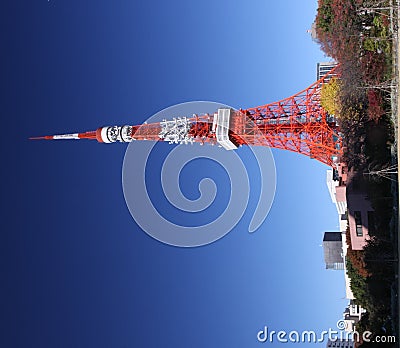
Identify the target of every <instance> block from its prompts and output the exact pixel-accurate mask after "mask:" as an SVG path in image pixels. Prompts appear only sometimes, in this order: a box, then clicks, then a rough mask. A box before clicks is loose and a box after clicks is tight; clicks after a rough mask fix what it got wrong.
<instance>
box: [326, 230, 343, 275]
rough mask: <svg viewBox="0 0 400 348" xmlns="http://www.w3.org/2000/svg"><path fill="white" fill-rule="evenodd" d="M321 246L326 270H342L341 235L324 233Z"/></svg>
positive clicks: (338, 233) (339, 233)
mask: <svg viewBox="0 0 400 348" xmlns="http://www.w3.org/2000/svg"><path fill="white" fill-rule="evenodd" d="M322 244H323V247H324V260H325V265H326V269H335V270H344V259H343V252H342V250H343V249H342V233H341V232H325V234H324V240H323V242H322Z"/></svg>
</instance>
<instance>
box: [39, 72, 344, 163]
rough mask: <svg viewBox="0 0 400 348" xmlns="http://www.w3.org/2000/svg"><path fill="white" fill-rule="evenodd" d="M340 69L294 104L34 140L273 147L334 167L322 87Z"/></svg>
mask: <svg viewBox="0 0 400 348" xmlns="http://www.w3.org/2000/svg"><path fill="white" fill-rule="evenodd" d="M336 69H337V67H334V68H333V69H332V70H331V71H330V72H328V73H327V74H326V75H325V76H323V77H322V78H321V79H319V80H318V81H316V82H315V83H313V84H312V85H311V86H309V87H308V88H306V89H304V90H303V91H301V92H299V93H297V94H295V95H293V96H291V97H289V98H286V99H282V100H280V101H277V102H274V103H270V104H266V105H262V106H258V107H254V108H249V109H240V110H233V109H228V108H222V109H218V110H217V111H216V112H215V113H214V114H204V115H193V116H192V117H177V118H174V119H173V120H164V121H162V122H157V123H149V124H142V125H137V126H112V127H101V128H98V129H97V130H96V131H92V132H85V133H74V134H62V135H50V136H44V137H36V138H31V139H49V140H51V139H96V140H97V141H99V142H102V143H113V142H116V141H120V142H131V141H133V140H152V141H168V142H169V143H172V144H178V143H180V144H189V143H194V142H198V143H211V144H219V145H220V146H222V147H223V148H225V149H226V150H234V149H236V148H237V147H239V146H241V145H257V146H268V147H271V148H277V149H284V150H290V151H294V152H298V153H300V154H303V155H306V156H309V157H311V158H314V159H316V160H318V161H320V162H322V163H324V164H327V165H329V166H332V167H333V166H334V165H335V162H336V160H337V159H338V158H339V157H340V155H341V153H342V138H341V134H340V131H339V128H338V125H337V123H336V120H335V117H334V116H332V115H329V114H328V112H327V111H326V110H324V109H323V108H322V106H321V102H320V99H321V88H322V85H323V84H324V83H327V82H328V81H329V79H330V78H331V76H332V75H335V74H336ZM177 116H178V115H177Z"/></svg>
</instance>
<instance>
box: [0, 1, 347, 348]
mask: <svg viewBox="0 0 400 348" xmlns="http://www.w3.org/2000/svg"><path fill="white" fill-rule="evenodd" d="M0 6H1V10H0V13H1V17H2V18H1V21H0V26H1V31H0V32H1V37H2V42H3V46H2V52H3V54H2V57H1V61H2V64H1V70H2V71H1V76H2V79H1V81H2V82H1V99H2V103H1V105H2V129H3V132H2V133H3V134H2V138H1V145H2V155H3V167H2V172H3V183H2V197H1V202H2V228H1V235H2V240H3V242H2V243H1V248H2V251H1V258H2V259H1V262H0V264H1V268H2V275H3V281H2V284H3V285H2V296H1V302H2V304H1V308H2V317H3V318H2V319H3V325H2V327H1V330H2V334H1V335H0V346H2V347H31V348H34V347H40V348H46V347H68V348H69V347H96V348H101V347H121V348H122V347H124V348H128V347H129V348H130V347H188V346H191V347H256V346H259V345H260V343H258V342H257V340H256V334H257V332H258V331H259V330H261V329H262V328H263V327H264V325H267V326H268V327H270V328H271V329H275V330H280V329H286V330H288V331H289V330H316V331H319V330H324V329H328V328H329V327H332V328H335V324H336V321H337V320H338V319H340V318H341V315H342V311H343V309H344V306H345V305H346V301H345V300H344V299H343V298H344V295H345V291H344V280H343V273H342V272H334V271H327V270H325V269H324V263H323V252H322V248H321V247H320V245H321V243H322V233H323V232H324V231H329V230H333V231H334V230H337V217H336V211H335V208H334V205H333V204H332V203H331V202H330V198H329V194H328V191H327V188H326V184H325V175H326V174H325V173H326V169H327V167H325V166H324V165H322V164H320V163H318V162H316V161H315V160H310V159H309V158H306V157H303V156H301V155H297V154H294V153H289V152H285V151H275V150H274V151H273V153H274V157H275V162H276V169H277V176H278V181H277V192H276V198H275V202H274V205H273V207H272V209H271V212H270V214H269V216H268V218H267V219H266V221H265V223H264V224H263V225H262V227H261V228H260V230H259V231H257V232H256V233H254V234H249V233H247V230H246V228H247V226H248V223H249V219H250V215H245V216H244V217H243V220H242V221H241V222H240V223H239V224H238V226H237V227H236V228H235V229H234V230H233V231H232V232H231V233H229V234H228V235H227V236H225V237H224V238H222V239H221V240H219V241H218V242H216V243H214V244H211V245H209V246H206V247H200V248H193V249H183V248H176V247H170V246H167V245H164V244H162V243H159V242H157V241H155V240H154V239H152V238H150V237H149V236H148V235H147V234H145V233H144V232H143V231H141V230H140V229H139V227H138V226H137V225H136V224H135V222H134V221H133V219H132V217H131V216H130V214H129V211H128V209H127V207H126V204H125V201H124V198H123V192H122V185H121V171H122V161H123V156H124V152H125V149H126V146H124V145H123V144H115V145H108V146H106V145H101V144H97V143H96V142H89V141H86V142H85V141H80V142H74V141H70V142H30V141H28V140H27V138H28V137H29V136H32V135H42V134H54V133H62V132H70V131H86V130H92V129H96V128H97V127H98V126H102V125H112V124H121V125H122V124H126V123H131V124H139V123H141V122H143V121H144V120H146V119H147V118H148V117H150V116H151V115H153V114H154V113H156V112H158V111H159V110H161V109H163V108H165V107H168V106H170V105H173V104H176V103H180V102H185V101H192V100H210V101H217V102H221V103H224V104H228V105H232V106H234V107H237V108H239V107H242V108H246V107H251V106H256V105H260V104H264V103H267V102H272V101H275V100H278V99H281V98H284V97H287V96H289V95H292V94H294V93H295V92H297V91H299V90H301V89H303V88H305V87H306V86H308V85H309V84H311V83H312V82H313V81H314V80H315V77H316V71H315V70H316V63H317V62H318V61H324V60H326V58H325V57H324V56H323V54H322V53H321V52H320V51H319V48H318V46H317V44H315V43H314V42H312V40H311V38H310V37H309V34H307V33H306V30H307V29H309V27H310V25H311V23H312V22H313V20H314V16H315V11H316V0H307V1H288V0H286V1H263V0H259V1H251V2H249V1H236V2H232V1H218V2H215V1H210V0H203V1H198V2H197V1H196V2H193V1H175V0H171V1H152V2H139V1H137V2H134V1H121V0H115V1H93V0H86V1H82V0H80V1H78V0H70V1H60V0H50V1H46V0H35V1H13V2H3V3H2V4H1V5H0ZM217 176H218V175H217ZM222 177H223V176H222ZM187 180H190V176H189V177H188V178H187ZM196 188H197V186H196ZM287 345H288V344H287ZM313 346H315V345H313Z"/></svg>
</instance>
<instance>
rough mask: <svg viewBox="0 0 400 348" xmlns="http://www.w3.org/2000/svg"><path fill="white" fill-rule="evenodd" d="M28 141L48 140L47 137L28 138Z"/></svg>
mask: <svg viewBox="0 0 400 348" xmlns="http://www.w3.org/2000/svg"><path fill="white" fill-rule="evenodd" d="M28 139H29V140H42V139H48V137H30V138H28Z"/></svg>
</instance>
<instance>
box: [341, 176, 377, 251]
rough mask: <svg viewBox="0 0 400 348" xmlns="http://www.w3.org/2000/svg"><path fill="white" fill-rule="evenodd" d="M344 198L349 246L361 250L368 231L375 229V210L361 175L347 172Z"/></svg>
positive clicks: (372, 231) (365, 241) (365, 242)
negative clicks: (348, 230)
mask: <svg viewBox="0 0 400 348" xmlns="http://www.w3.org/2000/svg"><path fill="white" fill-rule="evenodd" d="M348 176H349V179H348V183H347V186H346V200H347V207H348V219H349V229H350V238H351V248H352V249H353V250H362V249H363V248H364V246H365V245H366V244H367V241H368V239H369V235H370V233H372V234H374V230H375V212H374V209H373V208H372V206H371V202H370V201H369V199H368V196H367V190H366V182H365V179H364V177H363V176H362V175H360V174H358V173H356V172H354V171H352V172H350V173H348Z"/></svg>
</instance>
